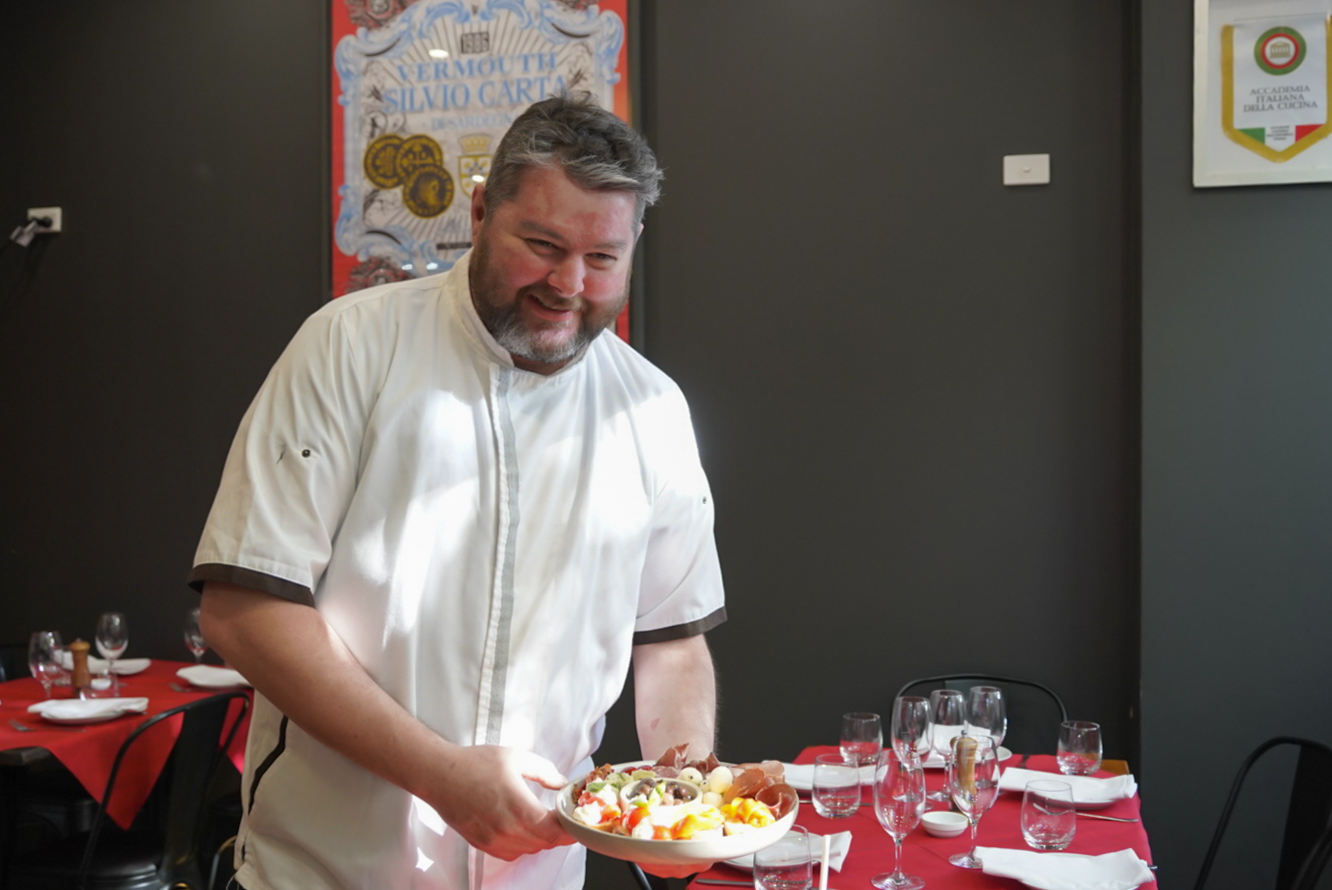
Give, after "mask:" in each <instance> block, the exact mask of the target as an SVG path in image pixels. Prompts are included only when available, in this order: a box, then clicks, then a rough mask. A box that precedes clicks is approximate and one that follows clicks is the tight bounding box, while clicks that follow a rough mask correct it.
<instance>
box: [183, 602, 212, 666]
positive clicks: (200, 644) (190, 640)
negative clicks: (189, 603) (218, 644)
mask: <svg viewBox="0 0 1332 890" xmlns="http://www.w3.org/2000/svg"><path fill="white" fill-rule="evenodd" d="M185 648H186V649H189V650H190V654H191V655H193V656H194V663H195V664H199V662H200V659H202V658H203V654H204V653H205V652H207V651H208V641H207V640H205V639H204V635H203V631H202V630H200V629H199V607H198V606H195V607H194V608H193V609H190V611H189V612H187V613H186V614H185Z"/></svg>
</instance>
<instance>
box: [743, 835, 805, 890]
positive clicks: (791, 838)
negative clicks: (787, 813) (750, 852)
mask: <svg viewBox="0 0 1332 890" xmlns="http://www.w3.org/2000/svg"><path fill="white" fill-rule="evenodd" d="M813 886H814V855H813V853H812V852H811V851H810V848H809V832H807V831H805V829H803V828H801V827H800V826H799V825H792V826H791V830H790V831H788V832H787V833H786V834H784V835H782V836H781V838H780V839H779V840H778V841H777V842H776V843H774V844H771V845H770V846H767V847H764V848H763V849H762V850H759V851H758V852H757V853H755V854H754V887H755V890H810V888H811V887H813Z"/></svg>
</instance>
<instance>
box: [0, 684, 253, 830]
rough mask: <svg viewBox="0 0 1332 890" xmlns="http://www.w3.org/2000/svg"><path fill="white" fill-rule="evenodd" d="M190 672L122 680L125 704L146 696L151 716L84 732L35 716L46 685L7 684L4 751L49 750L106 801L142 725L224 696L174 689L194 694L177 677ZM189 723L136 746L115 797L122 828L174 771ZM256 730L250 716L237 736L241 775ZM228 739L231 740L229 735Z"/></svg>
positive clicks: (111, 808)
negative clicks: (128, 742) (123, 751)
mask: <svg viewBox="0 0 1332 890" xmlns="http://www.w3.org/2000/svg"><path fill="white" fill-rule="evenodd" d="M185 665H186V662H180V661H157V660H154V661H153V663H152V664H151V665H149V666H148V667H147V668H146V669H145V670H143V671H142V672H141V673H138V674H133V675H131V676H128V677H122V678H121V684H122V687H121V693H120V694H121V695H122V696H125V697H134V696H146V697H147V698H148V711H147V713H145V714H132V715H126V716H123V717H118V718H116V719H115V720H110V721H108V722H106V723H89V724H84V725H82V726H80V727H78V729H79V730H82V731H76V730H74V729H70V728H60V727H57V726H55V725H54V724H51V723H48V722H46V721H45V720H43V719H42V718H41V717H39V716H37V715H36V714H30V713H28V706H29V705H31V704H32V703H34V702H37V701H41V700H42V698H43V697H44V696H43V693H42V687H41V684H40V683H38V682H37V681H36V680H32V679H24V680H11V681H9V682H8V683H0V750H7V749H11V748H45V749H46V750H48V751H50V752H51V754H52V755H54V756H55V757H56V759H58V760H59V761H60V762H61V764H63V765H64V767H65V768H66V769H68V770H69V771H70V772H71V773H73V774H74V776H75V777H76V778H78V780H79V781H80V782H81V783H82V784H83V787H84V788H86V789H87V790H88V793H89V794H91V795H92V796H93V798H94V799H96V800H101V798H102V795H103V793H104V792H105V791H106V781H107V779H108V778H109V777H110V775H111V765H112V763H113V762H114V760H115V758H116V752H117V751H119V750H120V745H121V743H122V742H124V741H125V739H126V738H128V737H129V734H130V733H131V732H133V731H134V729H135V728H136V727H137V726H139V724H141V723H143V722H144V720H146V719H148V718H149V717H152V716H153V715H154V714H160V713H162V712H163V711H166V710H170V709H171V708H174V707H176V706H177V705H183V704H185V703H186V702H189V701H193V700H195V699H198V698H201V697H203V696H206V695H211V694H213V693H214V692H215V691H216V690H209V689H199V690H190V691H185V692H180V691H177V690H175V689H172V688H171V686H172V684H173V683H175V684H177V685H179V686H181V687H186V688H188V687H187V684H186V683H185V682H184V681H183V680H179V679H178V678H177V677H176V671H177V670H179V669H180V668H182V667H185ZM69 694H70V693H69V687H57V688H56V689H55V690H54V691H53V692H52V697H53V698H58V697H62V696H68V695H69ZM237 710H239V705H238V704H237V703H233V704H232V714H233V715H234V714H235V712H236V711H237ZM11 720H16V721H18V722H19V723H20V724H22V725H24V726H27V727H30V728H31V729H33V730H35V731H34V732H22V731H20V730H17V729H15V728H14V727H13V725H12V724H11V723H10V721H11ZM181 720H182V717H180V716H177V717H174V718H172V719H169V720H164V721H162V722H161V723H159V724H157V725H156V726H154V727H152V728H151V729H149V730H148V731H147V732H146V733H144V735H143V736H141V737H140V738H139V740H138V741H137V742H135V745H134V748H133V750H131V752H130V754H129V756H128V757H126V758H125V761H124V763H123V764H122V765H121V767H120V775H119V776H118V777H117V779H116V788H115V791H114V793H113V794H112V799H111V801H110V802H109V803H108V804H107V815H109V816H110V817H111V818H112V819H113V820H115V822H116V824H117V825H120V826H121V827H122V828H128V827H129V825H130V823H131V822H133V821H134V817H135V815H136V814H137V813H138V812H139V809H140V808H141V807H142V806H143V804H144V801H145V800H147V799H148V795H149V793H151V791H152V789H153V784H154V783H156V781H157V777H158V776H159V775H160V774H161V772H162V767H163V766H164V765H165V764H166V761H167V757H168V756H169V755H170V754H171V749H172V747H173V746H174V745H175V743H176V739H177V737H179V735H180V724H181ZM229 726H230V724H228V727H229ZM248 730H249V713H248V712H247V713H246V715H245V718H244V723H243V724H242V726H241V727H240V729H239V730H238V731H237V732H236V737H235V739H234V740H233V741H232V744H231V747H230V749H229V750H228V751H227V755H228V756H229V757H230V758H231V760H232V762H233V763H234V764H235V765H236V768H237V769H241V768H242V767H243V766H244V763H245V737H246V732H247V731H248ZM223 736H224V737H225V732H224V733H223Z"/></svg>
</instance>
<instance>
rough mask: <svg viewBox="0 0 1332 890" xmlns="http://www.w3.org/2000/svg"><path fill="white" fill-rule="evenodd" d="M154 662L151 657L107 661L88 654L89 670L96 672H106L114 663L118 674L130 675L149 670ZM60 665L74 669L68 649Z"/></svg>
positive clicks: (63, 652) (72, 658)
mask: <svg viewBox="0 0 1332 890" xmlns="http://www.w3.org/2000/svg"><path fill="white" fill-rule="evenodd" d="M152 663H153V660H152V659H151V658H118V659H116V660H115V661H107V660H106V659H105V658H98V657H97V656H95V655H89V656H88V670H90V671H92V672H93V673H94V674H102V673H105V672H106V671H107V670H109V669H110V668H111V666H112V665H114V666H115V671H116V673H117V674H119V675H120V676H122V677H128V676H129V675H130V674H137V673H139V672H140V671H143V670H147V668H148V665H150V664H152ZM60 665H61V667H63V668H64V669H65V670H67V671H72V670H74V656H73V655H70V654H69V650H68V649H66V650H64V651H62V652H61V653H60Z"/></svg>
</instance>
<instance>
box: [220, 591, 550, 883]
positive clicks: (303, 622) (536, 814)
mask: <svg viewBox="0 0 1332 890" xmlns="http://www.w3.org/2000/svg"><path fill="white" fill-rule="evenodd" d="M200 618H201V621H202V622H203V631H204V634H205V636H206V637H207V638H208V642H209V643H210V644H211V645H212V646H213V648H214V650H216V651H217V652H218V654H220V655H221V656H222V657H223V658H225V659H226V660H227V661H228V662H229V663H230V664H231V665H232V666H233V667H235V668H236V669H237V670H239V671H240V672H241V673H242V674H244V675H245V678H246V679H247V680H249V681H250V682H251V683H253V684H254V688H255V689H257V690H259V691H260V692H261V693H263V694H264V696H265V697H267V698H268V700H269V701H271V702H272V703H273V704H274V705H275V706H276V707H277V709H278V710H279V711H281V712H282V713H283V714H286V715H287V716H288V717H290V718H291V720H292V722H294V723H295V724H296V725H297V726H300V727H301V728H302V729H303V730H305V731H306V732H307V733H309V734H310V735H311V736H313V737H314V738H316V739H318V740H319V741H320V742H322V743H323V744H325V745H327V746H328V747H329V748H332V749H333V750H334V751H337V752H338V753H340V754H342V755H343V756H345V757H347V758H348V759H350V760H352V761H354V762H356V763H358V764H360V765H361V766H362V767H364V768H365V769H367V770H369V771H371V772H373V773H375V774H376V775H378V776H380V777H382V778H384V779H386V780H388V781H389V782H392V783H393V784H395V785H397V786H399V787H400V788H403V789H405V790H407V791H409V792H410V793H412V794H414V795H415V796H417V797H419V798H421V799H422V800H424V801H425V802H426V803H428V804H430V805H431V806H432V807H434V808H435V810H436V811H437V812H438V813H439V814H440V816H441V817H443V819H444V821H445V822H447V823H448V824H449V825H450V826H452V827H453V829H454V830H455V831H457V832H458V833H459V834H461V835H462V836H463V837H464V838H465V839H466V840H467V841H468V842H469V843H471V844H472V845H473V846H474V847H477V848H478V849H481V850H483V851H485V852H486V853H488V854H490V855H492V856H495V857H497V858H500V859H515V858H517V857H518V856H521V855H523V854H524V853H532V852H535V851H537V850H544V849H547V848H549V847H555V846H559V845H561V844H569V843H573V839H572V838H570V837H569V836H568V835H567V834H566V833H565V832H564V829H563V828H562V827H560V825H559V823H558V822H557V821H556V817H555V814H554V813H552V812H551V811H549V810H547V809H546V808H545V807H543V806H542V805H541V802H540V801H539V800H538V799H537V796H536V795H535V794H534V793H533V792H532V789H531V788H530V787H528V785H527V781H526V780H527V779H531V780H532V781H535V782H537V783H539V784H541V785H544V786H545V787H547V788H561V787H563V786H564V785H565V784H566V782H565V778H564V777H563V776H561V775H560V773H559V770H557V769H555V767H554V765H552V764H551V763H550V762H549V761H547V760H545V759H543V758H541V757H539V756H537V755H536V754H533V753H530V752H527V751H520V750H517V749H512V748H494V747H475V748H473V747H465V746H459V745H454V744H451V743H449V742H447V741H446V740H444V739H443V738H441V737H440V736H439V735H438V734H437V733H435V732H434V731H433V730H432V729H430V728H429V727H427V726H426V725H425V724H423V723H421V722H420V721H418V720H417V719H416V718H415V717H414V716H412V715H411V714H409V713H408V712H407V711H406V710H404V709H403V707H402V706H401V705H399V704H398V703H397V702H396V701H395V700H394V699H393V698H392V697H391V696H389V694H388V693H387V692H385V691H384V690H383V689H382V688H380V686H379V685H378V684H377V683H375V681H374V680H372V679H371V678H370V675H369V674H367V673H366V672H365V669H364V668H362V667H361V665H360V663H359V662H357V661H356V659H355V657H353V655H352V653H351V652H350V650H348V649H347V646H346V644H345V643H343V641H342V640H341V639H340V638H339V637H338V636H337V634H336V633H334V632H333V630H332V628H331V627H329V625H328V622H327V621H325V620H324V617H323V616H322V615H320V614H319V612H317V611H316V610H315V609H312V608H311V607H309V606H306V605H302V604H299V603H293V602H290V601H288V600H284V599H279V598H278V597H275V596H271V595H269V594H267V593H262V592H260V591H256V590H247V589H245V588H242V587H236V586H234V585H230V584H220V583H216V582H209V583H208V584H207V585H205V588H204V596H203V602H202V606H201V612H200ZM330 690H336V691H337V694H336V695H331V694H329V692H330Z"/></svg>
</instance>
